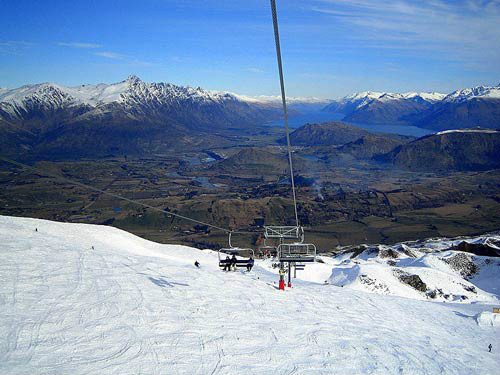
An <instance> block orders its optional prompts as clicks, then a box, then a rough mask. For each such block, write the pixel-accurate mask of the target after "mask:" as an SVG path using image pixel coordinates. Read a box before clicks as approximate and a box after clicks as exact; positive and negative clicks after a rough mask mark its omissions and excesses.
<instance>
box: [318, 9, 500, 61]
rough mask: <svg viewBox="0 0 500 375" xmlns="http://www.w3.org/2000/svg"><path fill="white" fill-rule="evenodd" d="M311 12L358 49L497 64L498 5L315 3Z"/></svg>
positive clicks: (499, 55) (499, 56) (499, 37)
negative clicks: (330, 21) (329, 22)
mask: <svg viewBox="0 0 500 375" xmlns="http://www.w3.org/2000/svg"><path fill="white" fill-rule="evenodd" d="M311 9H312V10H313V11H315V12H319V13H322V14H325V15H328V16H331V17H332V18H333V19H334V20H335V25H336V26H339V27H340V26H342V27H344V28H346V29H347V34H348V37H349V39H350V40H351V41H354V42H357V43H358V44H359V46H361V47H368V48H376V49H380V48H388V49H398V48H400V49H401V50H406V51H417V50H419V51H423V50H426V51H429V52H430V53H437V54H439V55H440V56H441V57H445V58H446V59H448V60H450V61H462V62H476V63H483V64H484V63H486V64H492V63H498V62H500V48H498V46H499V45H500V27H498V25H499V24H500V1H498V0H489V1H488V0H457V1H453V2H445V1H441V0H420V1H414V0H386V1H383V2H382V1H379V0H316V5H315V6H312V7H311Z"/></svg>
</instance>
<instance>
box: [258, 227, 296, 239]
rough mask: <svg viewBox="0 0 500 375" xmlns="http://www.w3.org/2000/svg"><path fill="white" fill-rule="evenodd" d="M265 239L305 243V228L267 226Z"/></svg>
mask: <svg viewBox="0 0 500 375" xmlns="http://www.w3.org/2000/svg"><path fill="white" fill-rule="evenodd" d="M264 237H265V238H266V239H267V238H278V239H279V240H280V241H283V240H296V241H300V242H303V241H304V228H303V227H301V226H286V225H266V226H265V227H264Z"/></svg>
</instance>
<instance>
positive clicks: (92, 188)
mask: <svg viewBox="0 0 500 375" xmlns="http://www.w3.org/2000/svg"><path fill="white" fill-rule="evenodd" d="M0 160H3V161H5V162H7V163H10V164H14V165H17V166H18V167H22V168H26V169H29V170H31V171H34V172H36V173H38V174H41V175H45V176H49V177H52V178H55V179H58V180H61V181H64V182H66V183H69V184H72V185H76V186H80V187H82V188H85V189H89V190H93V191H96V192H99V193H102V194H105V195H108V196H110V197H113V198H117V199H121V200H124V201H127V202H130V203H133V204H137V205H139V206H143V207H146V208H149V209H152V210H155V211H158V212H163V213H165V214H168V215H169V216H173V217H177V218H179V219H183V220H186V221H190V222H193V223H197V224H201V225H206V226H208V227H210V228H213V229H217V230H220V231H223V232H225V233H234V234H255V232H250V231H238V230H236V231H235V230H231V229H229V228H223V227H219V226H217V225H213V224H210V223H205V222H203V221H200V220H196V219H192V218H190V217H188V216H184V215H180V214H176V213H173V212H171V211H167V210H164V209H161V208H158V207H155V206H151V205H149V204H146V203H142V202H139V201H136V200H134V199H130V198H126V197H123V196H121V195H119V194H115V193H110V192H109V191H105V190H102V189H99V188H96V187H94V186H91V185H86V184H83V183H81V182H78V181H74V180H71V179H69V178H67V177H63V176H58V175H56V174H53V173H50V172H47V171H43V170H41V169H39V168H36V167H32V166H29V165H27V164H24V163H21V162H18V161H15V160H11V159H8V158H5V157H3V156H0Z"/></svg>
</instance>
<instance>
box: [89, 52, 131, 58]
mask: <svg viewBox="0 0 500 375" xmlns="http://www.w3.org/2000/svg"><path fill="white" fill-rule="evenodd" d="M94 55H97V56H101V57H106V58H107V59H114V60H120V59H123V58H124V57H125V55H122V54H120V53H115V52H109V51H102V52H94Z"/></svg>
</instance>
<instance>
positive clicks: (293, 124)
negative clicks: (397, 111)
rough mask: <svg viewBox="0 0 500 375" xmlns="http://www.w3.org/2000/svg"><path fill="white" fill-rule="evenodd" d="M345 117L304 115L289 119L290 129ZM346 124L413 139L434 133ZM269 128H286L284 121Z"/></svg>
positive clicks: (398, 126) (405, 127)
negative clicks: (408, 136)
mask: <svg viewBox="0 0 500 375" xmlns="http://www.w3.org/2000/svg"><path fill="white" fill-rule="evenodd" d="M343 118H344V115H343V114H342V113H335V112H311V113H303V114H300V115H298V116H291V117H290V118H289V119H288V125H289V126H290V128H298V127H301V126H302V125H304V124H307V123H318V122H329V121H342V119H343ZM343 122H345V123H346V124H349V125H353V126H357V127H359V128H363V129H366V130H370V131H373V132H380V133H391V134H400V135H410V136H413V137H423V136H424V135H428V134H432V133H434V132H433V131H432V130H429V129H423V128H417V127H416V126H410V125H375V124H362V123H355V122H347V121H343ZM266 125H268V126H283V127H284V126H285V124H284V121H283V120H279V121H273V122H269V123H267V124H266Z"/></svg>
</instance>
